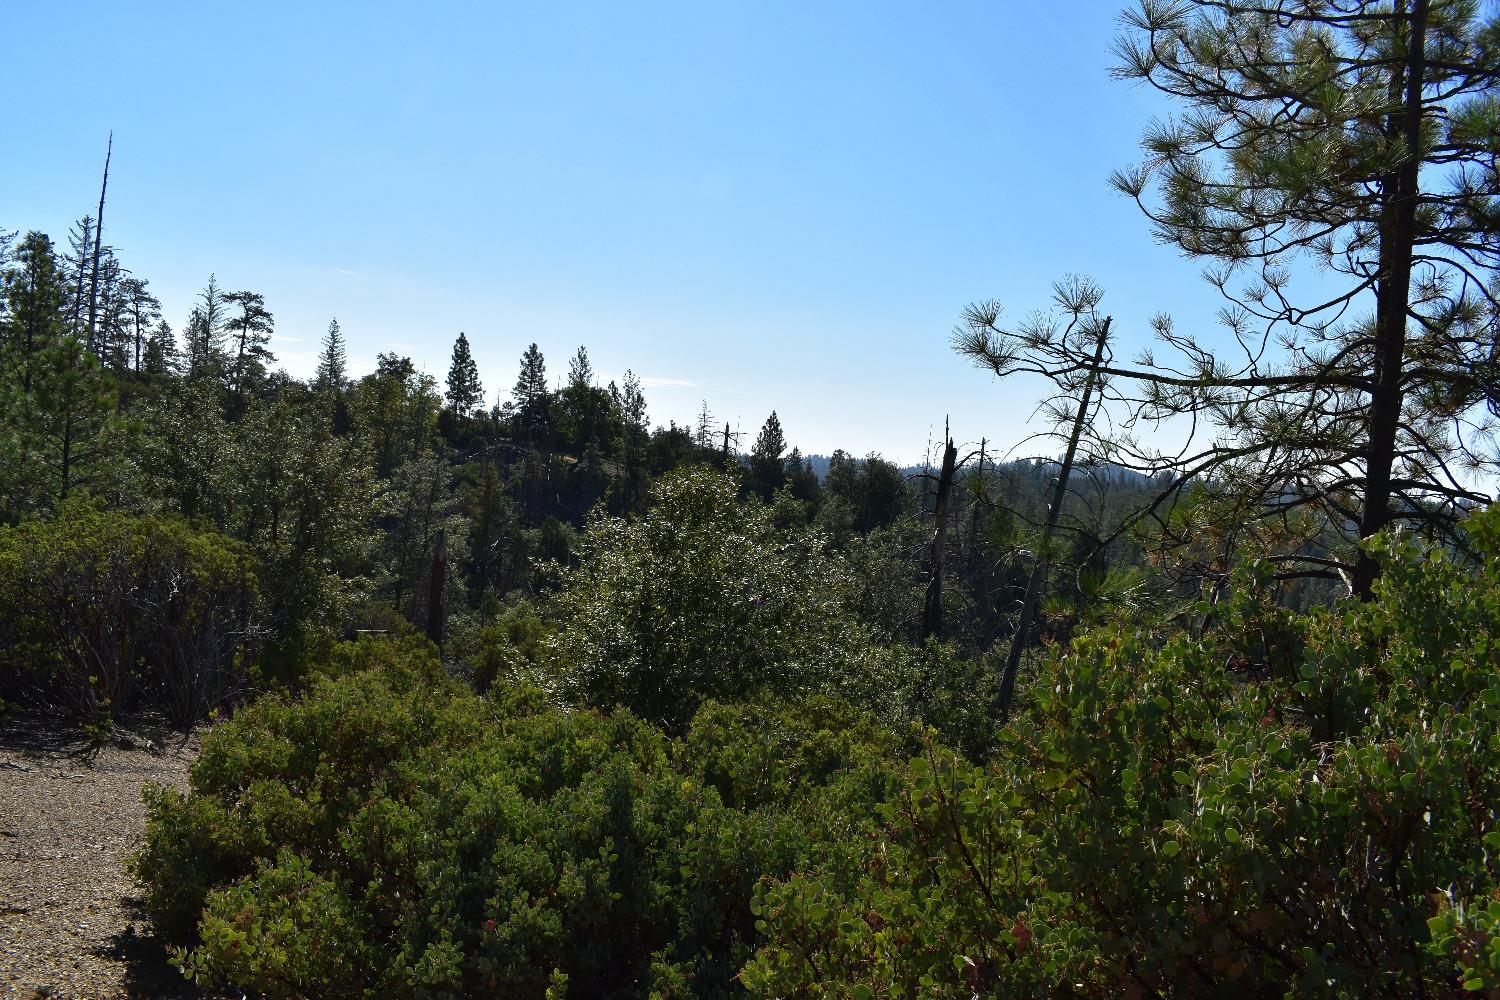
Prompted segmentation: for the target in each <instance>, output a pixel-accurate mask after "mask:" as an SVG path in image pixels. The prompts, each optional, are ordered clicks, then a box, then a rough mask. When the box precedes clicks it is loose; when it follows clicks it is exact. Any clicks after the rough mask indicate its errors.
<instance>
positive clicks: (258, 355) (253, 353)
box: [224, 292, 276, 419]
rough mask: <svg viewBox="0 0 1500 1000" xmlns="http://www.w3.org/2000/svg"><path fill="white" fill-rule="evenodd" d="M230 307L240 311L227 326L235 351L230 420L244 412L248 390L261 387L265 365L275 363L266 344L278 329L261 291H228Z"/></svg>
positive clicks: (228, 321)
mask: <svg viewBox="0 0 1500 1000" xmlns="http://www.w3.org/2000/svg"><path fill="white" fill-rule="evenodd" d="M224 304H225V306H226V307H227V308H231V309H233V308H237V309H238V310H239V314H238V315H234V316H231V317H230V318H229V319H228V320H227V321H226V323H225V327H226V328H227V329H228V330H229V336H230V341H231V343H232V344H233V348H234V362H233V364H232V366H231V368H230V400H231V403H230V417H231V419H237V418H238V417H239V415H240V414H241V413H242V412H244V394H245V391H246V389H248V388H253V387H254V386H256V385H259V384H260V382H261V380H262V379H264V378H265V375H266V365H268V364H269V363H271V362H272V361H274V360H275V355H273V354H272V353H271V351H270V348H268V347H267V346H266V345H267V344H269V343H270V342H271V334H272V332H273V331H274V330H275V322H276V321H275V318H274V317H273V316H272V315H271V313H270V312H269V311H267V309H266V298H265V296H264V295H261V294H260V293H258V292H229V293H227V294H225V296H224Z"/></svg>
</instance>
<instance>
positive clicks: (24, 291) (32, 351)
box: [4, 230, 67, 392]
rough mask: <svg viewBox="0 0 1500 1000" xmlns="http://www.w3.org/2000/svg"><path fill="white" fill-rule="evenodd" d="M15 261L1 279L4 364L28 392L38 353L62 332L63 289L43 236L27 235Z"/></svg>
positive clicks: (64, 291) (44, 235)
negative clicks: (3, 302) (4, 303)
mask: <svg viewBox="0 0 1500 1000" xmlns="http://www.w3.org/2000/svg"><path fill="white" fill-rule="evenodd" d="M15 259H16V263H15V266H13V267H12V268H10V269H9V270H7V271H6V273H5V277H4V281H5V284H4V289H5V302H6V311H7V313H8V316H7V323H6V329H5V341H6V343H5V348H6V349H5V353H6V355H7V358H6V364H7V367H8V368H9V370H10V372H11V373H12V374H11V377H12V378H14V379H16V380H17V381H19V383H20V386H21V390H22V391H23V392H30V391H31V389H32V381H33V378H34V369H35V366H36V358H37V355H38V353H39V352H41V351H43V350H45V349H46V348H48V347H50V346H52V345H53V344H55V343H57V342H58V341H59V340H60V339H61V337H62V335H63V333H64V331H65V323H64V311H63V310H64V308H65V303H66V301H67V290H66V288H65V287H64V285H63V283H62V282H63V276H62V274H61V272H60V271H59V270H58V267H57V260H56V257H55V256H54V255H53V252H52V241H51V240H50V239H48V238H47V236H46V234H44V233H40V232H37V231H35V230H33V231H31V232H29V233H27V234H26V237H25V238H24V239H23V240H22V241H21V243H20V245H19V246H18V247H17V248H16V252H15Z"/></svg>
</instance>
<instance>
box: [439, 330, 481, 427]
mask: <svg viewBox="0 0 1500 1000" xmlns="http://www.w3.org/2000/svg"><path fill="white" fill-rule="evenodd" d="M483 404H484V385H483V383H481V382H480V381H479V366H478V365H476V364H475V363H474V356H473V355H472V354H471V353H469V338H468V337H467V336H466V335H465V334H464V333H463V331H462V330H460V331H459V334H458V339H457V340H455V341H454V342H453V361H452V363H451V364H449V366H448V405H449V406H450V407H452V408H453V412H454V413H456V414H458V415H459V416H460V417H467V416H468V415H469V414H470V413H472V412H473V411H474V410H475V409H476V408H478V407H480V406H482V405H483Z"/></svg>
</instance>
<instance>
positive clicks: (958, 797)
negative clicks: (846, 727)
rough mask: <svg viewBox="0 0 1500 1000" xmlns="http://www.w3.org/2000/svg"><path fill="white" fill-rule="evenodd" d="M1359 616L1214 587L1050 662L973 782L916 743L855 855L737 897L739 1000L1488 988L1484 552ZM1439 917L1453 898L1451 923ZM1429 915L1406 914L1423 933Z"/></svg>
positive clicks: (1491, 767) (1487, 590)
mask: <svg viewBox="0 0 1500 1000" xmlns="http://www.w3.org/2000/svg"><path fill="white" fill-rule="evenodd" d="M1473 527H1474V529H1475V530H1474V535H1475V538H1476V542H1477V544H1478V545H1479V546H1480V548H1481V550H1482V552H1483V553H1484V558H1485V560H1486V562H1485V565H1484V567H1483V568H1482V569H1481V570H1480V571H1479V572H1477V573H1470V572H1467V571H1465V570H1463V569H1461V568H1460V567H1459V566H1457V565H1456V564H1455V563H1454V562H1452V561H1451V560H1450V559H1448V558H1447V557H1445V556H1444V555H1443V554H1441V553H1434V552H1426V551H1419V550H1417V549H1415V548H1405V549H1396V548H1391V549H1388V550H1387V553H1386V562H1387V570H1386V573H1385V576H1384V577H1383V579H1382V581H1381V583H1380V585H1379V596H1378V600H1377V601H1375V602H1374V603H1371V604H1368V605H1361V604H1358V603H1354V602H1350V603H1346V604H1343V605H1340V606H1338V607H1336V608H1332V609H1329V610H1326V611H1323V612H1320V613H1317V614H1313V615H1310V616H1305V617H1304V616H1298V615H1294V614H1291V613H1289V612H1286V611H1284V610H1281V609H1277V608H1275V607H1272V606H1269V605H1266V604H1263V603H1260V602H1258V601H1257V600H1255V599H1253V598H1251V597H1249V596H1246V595H1247V594H1249V593H1252V591H1249V590H1242V591H1241V592H1240V593H1239V595H1238V596H1236V597H1235V598H1234V599H1232V600H1231V601H1229V602H1228V603H1227V604H1226V605H1224V606H1222V607H1221V608H1219V609H1216V610H1215V611H1214V615H1215V617H1216V621H1215V622H1214V623H1213V625H1212V626H1211V628H1210V630H1209V633H1208V635H1207V636H1206V638H1204V639H1202V640H1197V639H1193V638H1191V637H1179V638H1177V639H1175V640H1173V641H1170V642H1168V643H1166V644H1165V645H1164V646H1163V645H1162V644H1161V643H1160V642H1159V641H1156V640H1155V639H1153V638H1151V637H1147V636H1143V635H1139V634H1130V633H1122V634H1118V635H1113V636H1111V635H1094V636H1089V637H1085V638H1082V639H1080V640H1079V641H1078V642H1077V643H1075V645H1074V646H1073V647H1072V649H1071V650H1069V651H1068V652H1067V653H1066V654H1065V655H1060V656H1058V657H1056V658H1055V659H1054V660H1053V662H1052V663H1051V664H1050V666H1048V667H1047V668H1046V670H1045V671H1044V673H1043V675H1042V676H1041V677H1040V678H1039V679H1038V680H1037V682H1036V683H1035V685H1034V687H1033V688H1032V690H1033V691H1034V703H1033V704H1032V705H1031V706H1030V709H1029V712H1028V714H1027V715H1025V717H1023V718H1022V719H1020V720H1019V721H1017V722H1016V723H1015V724H1014V725H1013V726H1012V727H1011V729H1010V731H1009V733H1008V738H1007V743H1006V744H1005V746H1004V747H1003V748H1002V750H1001V752H1000V753H999V755H998V756H997V757H996V759H995V760H994V761H993V762H992V763H991V764H990V765H989V766H987V767H977V766H974V765H972V764H970V763H968V762H966V761H965V760H963V759H962V758H961V757H958V756H957V755H955V754H953V753H951V752H949V751H946V750H944V749H942V748H940V747H938V746H936V745H933V746H932V747H930V749H929V751H928V752H927V753H925V754H923V755H922V756H920V757H919V758H917V759H916V760H915V761H914V762H913V763H912V764H911V765H910V767H909V768H908V769H907V770H906V771H905V775H904V779H903V781H902V783H901V787H900V788H899V790H898V791H897V792H896V793H895V794H893V795H892V796H891V799H890V801H889V803H887V804H886V805H884V806H883V807H882V827H881V830H880V833H879V836H878V838H877V839H876V840H875V841H874V842H871V841H869V840H868V838H865V837H862V836H857V837H854V838H850V839H848V840H845V841H843V842H841V843H834V844H830V845H828V846H827V847H826V848H825V849H824V851H823V853H822V856H821V858H820V859H819V860H818V861H817V862H816V863H815V864H814V865H813V866H811V867H810V868H809V869H808V870H807V871H804V872H802V873H800V874H798V875H796V876H794V877H792V878H790V879H785V880H780V881H774V882H768V883H767V884H766V885H765V886H764V887H763V888H762V891H761V892H760V894H759V895H758V898H757V903H756V906H757V910H758V912H759V914H760V918H761V920H762V924H761V927H762V928H763V929H764V931H765V933H766V934H767V935H768V936H769V939H770V941H769V943H768V944H767V945H766V946H764V947H763V948H762V949H760V951H759V952H758V954H757V955H756V957H755V959H754V960H753V961H752V962H751V963H750V964H749V965H748V966H747V968H746V970H745V982H746V983H747V984H748V985H749V987H750V988H751V990H752V992H758V993H760V994H763V995H767V996H781V997H794V996H806V997H812V996H828V997H833V996H865V997H873V996H880V997H917V996H930V997H946V996H957V995H964V996H969V995H976V996H996V997H1001V996H1004V997H1011V996H1038V997H1040V996H1053V995H1058V994H1067V995H1078V996H1099V997H1105V996H1127V997H1134V996H1199V997H1214V996H1294V995H1295V996H1347V997H1363V996H1392V997H1396V996H1400V997H1408V996H1419V995H1434V994H1442V993H1449V992H1453V991H1457V990H1458V989H1459V987H1460V986H1461V985H1463V984H1465V983H1473V984H1476V986H1475V987H1470V988H1477V987H1478V986H1485V987H1488V986H1489V985H1490V984H1491V983H1492V977H1493V969H1494V965H1493V961H1494V959H1493V956H1494V954H1495V951H1494V948H1495V945H1494V940H1495V939H1494V937H1493V932H1494V921H1493V920H1491V917H1490V914H1491V912H1492V911H1491V908H1490V906H1489V905H1488V904H1487V903H1485V902H1483V901H1484V900H1486V899H1490V898H1493V896H1492V893H1493V887H1494V886H1495V885H1496V883H1497V879H1496V874H1497V873H1496V867H1497V860H1496V854H1497V852H1496V851H1495V849H1494V846H1493V844H1494V842H1495V840H1496V819H1495V803H1496V802H1500V745H1497V735H1496V734H1497V727H1500V670H1497V663H1500V657H1497V653H1500V561H1497V557H1500V545H1497V544H1496V540H1497V539H1496V535H1497V528H1500V523H1497V520H1496V515H1494V514H1487V515H1484V517H1483V518H1479V519H1476V520H1475V521H1474V522H1473ZM1446 900H1480V902H1478V903H1473V904H1470V905H1468V906H1467V908H1464V909H1462V912H1460V908H1456V907H1454V906H1453V905H1451V904H1450V903H1449V902H1447V901H1446ZM1430 921H1431V922H1430Z"/></svg>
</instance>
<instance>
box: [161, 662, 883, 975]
mask: <svg viewBox="0 0 1500 1000" xmlns="http://www.w3.org/2000/svg"><path fill="white" fill-rule="evenodd" d="M333 661H334V662H332V663H331V664H330V665H329V666H328V667H327V669H325V670H323V671H320V672H317V673H315V674H314V676H313V678H312V681H311V684H310V687H309V688H308V690H307V691H306V693H305V694H304V696H303V697H302V698H300V699H299V700H289V699H287V698H282V697H267V698H263V699H262V700H260V701H259V702H257V703H255V704H253V705H251V706H250V707H249V708H247V709H246V710H244V711H243V712H241V713H240V714H238V715H237V716H236V717H235V718H234V719H233V720H231V721H229V722H227V723H225V724H223V725H221V726H219V727H217V728H216V729H215V730H214V731H213V732H212V733H211V734H210V735H209V736H208V737H207V738H206V739H205V741H204V745H203V751H202V755H201V757H200V758H199V760H198V762H197V763H196V765H195V766H194V769H193V773H192V778H191V790H190V792H189V793H188V794H186V795H183V794H180V793H178V792H176V791H174V790H171V789H160V788H158V789H153V790H152V791H151V792H150V794H149V797H148V806H149V820H148V831H147V840H146V846H145V848H144V850H143V852H142V853H141V855H140V856H139V858H138V860H137V862H136V867H137V872H138V874H139V876H140V878H141V880H142V882H143V884H144V886H145V896H146V905H147V908H148V910H149V912H150V913H151V915H152V917H153V919H154V920H155V922H156V924H157V926H158V928H159V929H160V930H161V932H162V933H163V934H165V935H167V936H168V937H169V938H170V939H171V940H174V941H176V942H178V944H179V945H181V946H182V949H183V950H181V951H180V953H179V961H180V963H181V965H182V967H183V968H184V970H185V971H187V972H188V973H190V974H192V975H193V976H195V977H196V978H198V979H200V980H202V981H205V982H213V983H221V984H232V985H234V986H235V987H236V988H238V989H241V990H250V991H253V992H255V993H258V994H262V995H265V996H268V997H304V996H322V997H350V996H371V997H376V996H431V997H453V996H472V995H502V996H536V997H541V996H544V995H546V994H547V991H548V990H549V989H550V990H552V991H553V993H552V995H561V993H560V991H561V990H562V989H563V984H564V983H565V984H566V989H567V990H570V991H572V995H575V996H580V997H582V996H588V997H593V996H605V997H607V996H618V997H627V996H641V997H644V996H647V995H648V994H652V993H653V992H655V993H656V994H657V995H661V996H664V997H666V996H682V997H688V996H721V995H729V994H731V993H736V992H738V990H737V987H736V986H735V982H734V977H735V975H736V973H737V972H738V970H739V968H740V967H741V965H742V964H743V963H744V961H745V960H746V959H748V958H749V956H750V954H751V952H752V950H753V948H754V945H755V932H754V917H753V915H752V914H751V912H750V900H751V897H752V894H753V891H754V887H755V885H756V883H757V881H758V879H760V878H761V877H762V876H763V875H767V874H776V875H785V874H787V873H789V872H791V871H792V870H794V869H795V868H796V867H797V866H799V865H801V864H803V863H804V862H805V861H806V859H807V858H808V857H809V856H810V854H811V851H812V844H811V838H812V836H814V835H815V834H816V835H819V836H821V835H822V833H821V831H831V830H834V829H837V830H838V832H839V835H840V836H847V834H848V831H847V829H846V827H847V823H848V820H847V819H846V818H845V817H847V816H850V815H861V814H862V815H866V816H869V815H873V812H872V808H871V806H870V804H869V801H864V804H863V805H862V806H860V807H855V806H853V805H852V803H854V802H856V801H860V800H862V799H864V800H868V799H869V798H870V797H871V796H875V795H878V794H879V793H880V792H881V790H882V789H883V788H884V787H885V783H884V782H883V781H882V779H881V778H880V775H881V774H882V773H883V772H884V765H883V764H882V763H881V762H882V760H883V759H884V757H885V753H886V749H887V747H886V744H885V742H884V740H885V737H883V736H882V735H881V734H880V731H879V729H878V728H877V727H875V726H873V724H872V723H870V722H868V721H860V720H859V718H858V716H856V715H855V714H854V713H852V712H850V711H849V710H848V709H845V708H842V707H840V706H836V705H833V704H828V703H820V704H818V705H814V706H809V707H808V708H806V709H799V710H796V711H792V710H782V711H780V712H778V711H776V710H773V709H770V708H754V709H751V708H739V707H718V706H709V707H708V708H706V709H705V712H704V713H702V715H701V718H700V721H699V723H698V724H696V725H695V726H694V727H693V729H691V730H690V731H689V733H688V734H687V735H686V736H685V737H684V739H683V740H682V741H681V742H677V743H673V742H671V741H669V740H668V739H667V738H666V737H665V736H664V735H663V734H662V733H661V732H660V731H658V730H656V729H654V728H652V727H651V726H649V725H647V724H646V723H644V722H641V721H640V720H638V719H636V718H634V717H632V716H630V715H628V714H625V713H619V714H615V715H611V716H605V715H600V714H597V713H593V712H581V713H572V714H567V713H563V712H561V711H558V710H557V709H556V708H553V707H551V706H550V705H549V704H548V703H547V699H546V698H545V697H544V696H543V695H542V694H541V692H539V691H536V690H534V689H527V688H518V687H514V686H507V685H496V687H495V688H493V689H492V690H491V692H490V694H489V696H488V697H480V696H478V695H475V694H474V693H473V692H472V691H471V690H470V689H469V688H468V687H467V686H466V685H464V684H462V683H461V682H459V681H456V680H454V679H452V678H450V677H449V676H448V675H447V674H446V673H445V672H444V671H443V670H442V669H441V668H440V667H439V666H438V664H437V661H436V658H435V655H434V651H433V650H432V649H431V647H430V646H427V645H425V644H424V643H423V642H422V641H421V640H419V639H414V638H413V639H407V640H403V641H402V642H382V641H376V640H364V641H361V642H360V643H356V644H348V645H345V646H343V647H341V648H340V649H338V650H336V651H335V653H334V656H333ZM752 760H753V761H758V762H773V763H771V764H768V766H769V767H770V768H771V771H770V772H769V773H767V774H765V775H763V776H759V777H752V776H751V773H750V770H751V769H750V767H749V766H748V762H749V761H752ZM777 768H779V770H777Z"/></svg>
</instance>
